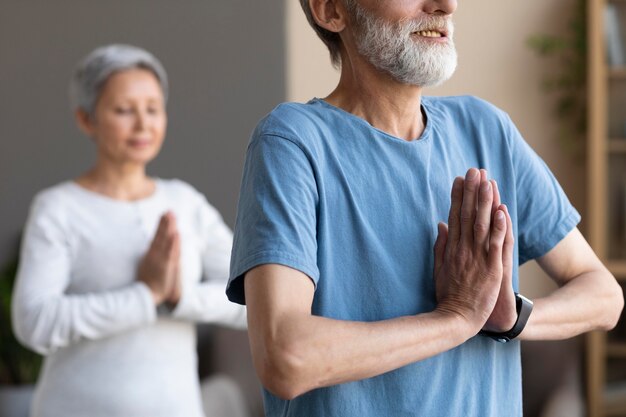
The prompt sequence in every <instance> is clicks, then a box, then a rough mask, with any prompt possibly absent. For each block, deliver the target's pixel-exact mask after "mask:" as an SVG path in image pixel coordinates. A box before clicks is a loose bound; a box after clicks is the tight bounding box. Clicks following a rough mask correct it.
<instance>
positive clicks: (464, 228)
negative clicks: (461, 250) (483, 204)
mask: <svg viewBox="0 0 626 417" xmlns="http://www.w3.org/2000/svg"><path fill="white" fill-rule="evenodd" d="M479 185H480V171H478V170H477V169H476V168H470V169H469V170H468V171H467V174H465V186H464V187H463V203H462V204H461V220H460V222H461V237H460V239H461V241H464V242H465V243H466V244H468V245H471V244H472V243H473V242H472V241H473V238H474V221H475V219H476V201H477V200H476V199H477V197H478V187H479Z"/></svg>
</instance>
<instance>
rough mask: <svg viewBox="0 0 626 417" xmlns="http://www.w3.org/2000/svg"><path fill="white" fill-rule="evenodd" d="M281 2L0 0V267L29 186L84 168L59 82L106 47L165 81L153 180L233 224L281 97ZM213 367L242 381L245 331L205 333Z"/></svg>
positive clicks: (87, 148) (88, 150) (83, 142)
mask: <svg viewBox="0 0 626 417" xmlns="http://www.w3.org/2000/svg"><path fill="white" fill-rule="evenodd" d="M283 8H284V6H283V1H282V0H271V1H252V0H227V1H215V0H186V1H172V0H169V1H168V0H132V1H127V0H125V1H122V0H108V1H95V0H92V1H85V0H64V1H46V0H26V1H13V0H0V264H3V263H4V262H6V260H7V259H8V258H9V257H11V256H12V253H13V251H14V245H15V240H16V236H17V235H18V234H19V231H20V230H21V228H22V226H23V224H24V221H25V219H26V215H27V210H28V206H29V203H30V201H31V198H32V196H33V195H34V193H35V192H37V191H38V190H40V189H42V188H45V187H48V186H50V185H53V184H55V183H57V182H59V181H63V180H66V179H68V178H72V177H75V176H77V175H78V174H80V173H81V172H83V171H84V170H85V169H87V168H88V167H89V166H90V164H91V163H92V161H93V157H94V152H93V147H92V146H91V143H90V141H89V139H87V138H86V137H83V136H81V134H80V133H79V132H78V130H77V128H76V127H75V126H74V122H73V119H72V115H71V113H70V111H69V107H68V103H67V83H68V79H69V77H70V74H71V71H72V68H73V67H74V65H75V63H76V62H77V61H78V60H79V59H80V58H81V57H82V56H83V55H84V54H86V53H87V52H88V51H90V50H91V49H93V48H94V47H96V46H98V45H102V44H106V43H111V42H124V43H130V44H135V45H138V46H141V47H144V48H146V49H148V50H150V51H152V52H153V53H154V54H155V55H156V56H157V57H159V58H160V59H161V61H162V62H163V64H164V65H165V67H166V69H167V71H168V73H169V76H170V83H171V95H170V101H169V104H168V110H169V129H168V135H167V139H166V143H165V146H164V148H163V151H162V153H161V155H160V156H159V157H158V159H157V160H156V161H155V162H154V163H153V164H151V166H150V172H151V173H152V174H153V175H158V176H160V177H164V178H170V177H177V178H181V179H184V180H186V181H188V182H189V183H191V184H193V185H194V186H195V187H196V188H198V189H199V190H200V191H202V192H203V193H205V194H206V196H207V197H208V199H209V201H210V202H211V203H212V204H213V205H215V206H216V207H217V208H218V209H219V211H220V212H221V213H222V215H223V216H224V218H225V220H226V221H227V223H229V224H230V225H231V226H232V225H233V221H234V217H235V208H236V202H237V193H238V188H239V182H240V178H241V168H242V163H243V156H244V152H245V147H246V144H247V141H248V138H249V135H250V132H251V130H252V128H253V127H254V125H255V124H256V122H257V121H258V120H259V118H261V117H262V116H263V115H264V114H265V113H267V112H268V111H269V110H271V108H272V107H273V106H274V105H276V104H277V103H278V102H280V101H282V100H283V99H284V96H285V86H284V75H285V74H284V72H285V70H284V67H285V65H284V54H285V52H284V51H285V47H284V43H285V39H284V34H283V20H284V10H283ZM212 333H213V334H214V335H216V338H215V340H214V351H215V352H217V355H218V358H217V359H213V360H212V366H214V367H215V368H218V369H221V370H225V371H227V372H231V373H233V374H235V376H236V377H238V378H239V379H240V381H242V383H243V384H245V386H246V389H247V391H248V393H249V396H248V398H249V401H250V404H251V406H252V407H253V408H255V409H258V407H259V406H260V403H259V401H260V400H259V398H258V386H257V382H256V381H255V380H252V378H251V377H250V376H249V373H250V367H249V358H246V360H243V361H241V360H240V361H235V362H236V363H233V362H232V361H231V357H230V356H229V352H231V353H232V352H235V353H237V354H239V353H241V354H244V355H245V354H247V346H246V339H245V335H244V334H242V333H239V332H222V333H220V331H219V330H216V331H213V332H212Z"/></svg>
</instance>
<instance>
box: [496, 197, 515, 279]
mask: <svg viewBox="0 0 626 417" xmlns="http://www.w3.org/2000/svg"><path fill="white" fill-rule="evenodd" d="M499 210H501V211H502V212H504V214H505V217H506V235H505V236H504V243H503V247H502V265H503V267H504V276H505V278H508V279H509V280H512V277H511V271H512V267H513V248H514V246H515V237H514V236H513V221H512V220H511V216H510V214H509V209H508V207H507V206H505V205H504V204H501V205H500V207H499Z"/></svg>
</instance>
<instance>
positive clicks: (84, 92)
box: [70, 44, 168, 116]
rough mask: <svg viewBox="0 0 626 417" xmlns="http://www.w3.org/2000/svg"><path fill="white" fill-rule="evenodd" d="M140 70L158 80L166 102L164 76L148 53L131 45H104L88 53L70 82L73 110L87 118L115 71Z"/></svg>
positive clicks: (166, 86)
mask: <svg viewBox="0 0 626 417" xmlns="http://www.w3.org/2000/svg"><path fill="white" fill-rule="evenodd" d="M133 68H142V69H146V70H148V71H151V72H152V73H153V74H154V75H155V76H156V78H157V79H158V81H159V84H160V85H161V90H162V91H163V97H164V98H165V100H166V101H167V94H168V84H167V73H166V72H165V69H164V68H163V65H161V62H159V60H158V59H156V58H155V57H154V55H152V54H151V53H150V52H148V51H146V50H144V49H141V48H138V47H136V46H131V45H121V44H114V45H106V46H101V47H99V48H96V49H94V50H93V51H91V52H90V53H89V54H88V55H87V56H86V57H84V58H83V59H82V60H81V61H80V62H79V64H78V66H77V67H76V69H75V71H74V75H73V77H72V80H71V82H70V102H71V105H72V108H73V109H75V110H76V109H81V110H83V111H85V112H86V113H87V114H89V115H90V116H93V114H94V110H95V107H96V103H97V101H98V98H99V97H100V93H101V90H102V87H103V86H104V84H105V83H106V81H107V80H108V79H109V77H110V76H111V75H113V74H114V73H115V72H118V71H124V70H129V69H133Z"/></svg>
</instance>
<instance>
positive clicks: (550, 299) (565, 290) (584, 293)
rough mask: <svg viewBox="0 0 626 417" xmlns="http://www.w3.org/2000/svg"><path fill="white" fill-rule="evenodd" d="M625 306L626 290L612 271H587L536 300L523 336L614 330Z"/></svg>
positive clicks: (534, 337) (544, 337) (552, 337)
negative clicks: (624, 296)
mask: <svg viewBox="0 0 626 417" xmlns="http://www.w3.org/2000/svg"><path fill="white" fill-rule="evenodd" d="M622 306H623V296H622V291H621V289H620V287H619V285H617V283H616V282H615V279H614V278H613V277H612V276H611V274H610V273H608V272H607V271H602V270H597V271H591V272H587V273H584V274H581V275H579V276H577V277H576V278H574V279H572V280H571V281H569V282H567V283H566V284H565V285H563V286H562V287H560V288H558V289H557V290H555V291H554V292H553V293H552V294H550V295H548V296H547V297H544V298H539V299H536V300H534V309H533V312H532V314H531V315H530V319H529V320H528V324H527V325H526V328H525V329H524V331H523V332H522V334H521V335H520V337H521V338H522V339H526V340H558V339H567V338H569V337H573V336H576V335H579V334H581V333H585V332H588V331H592V330H610V329H612V328H613V327H614V326H615V324H616V323H617V320H618V318H619V314H620V312H621V310H622Z"/></svg>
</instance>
